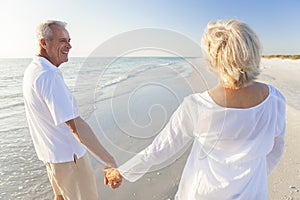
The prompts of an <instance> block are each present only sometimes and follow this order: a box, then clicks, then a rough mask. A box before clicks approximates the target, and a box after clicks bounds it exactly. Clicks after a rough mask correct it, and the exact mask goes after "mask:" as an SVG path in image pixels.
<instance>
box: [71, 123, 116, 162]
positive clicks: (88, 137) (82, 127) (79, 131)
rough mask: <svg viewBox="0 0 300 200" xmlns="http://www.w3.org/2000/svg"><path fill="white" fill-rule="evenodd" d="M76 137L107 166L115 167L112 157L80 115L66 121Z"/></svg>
mask: <svg viewBox="0 0 300 200" xmlns="http://www.w3.org/2000/svg"><path fill="white" fill-rule="evenodd" d="M66 124H67V125H68V127H69V128H70V130H71V132H72V133H73V134H74V135H75V137H76V139H77V140H78V141H79V142H80V143H82V144H83V145H84V146H86V148H87V149H88V150H89V151H91V152H92V153H93V154H95V155H96V156H97V157H98V158H100V159H101V160H103V161H104V162H105V163H106V165H107V166H109V167H117V165H116V162H115V160H114V158H113V157H112V156H111V155H110V154H109V153H108V152H107V151H106V149H105V148H104V147H103V146H102V145H101V143H100V142H99V141H98V138H97V137H96V135H95V134H94V132H93V130H92V129H91V127H90V126H89V125H88V124H87V123H86V122H85V121H84V120H83V119H81V117H77V118H75V119H71V120H69V121H67V122H66Z"/></svg>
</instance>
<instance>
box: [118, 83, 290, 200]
mask: <svg viewBox="0 0 300 200" xmlns="http://www.w3.org/2000/svg"><path fill="white" fill-rule="evenodd" d="M268 87H269V95H268V97H267V98H266V99H265V100H264V101H263V102H262V103H260V104H259V105H257V106H254V107H251V108H247V109H239V108H224V107H221V106H219V105H217V104H216V103H215V102H214V101H213V100H212V99H211V97H210V96H209V94H208V92H207V91H206V92H204V93H201V94H200V93H197V94H192V95H190V96H188V97H186V98H185V99H184V101H183V102H182V104H181V105H180V106H179V107H178V109H177V110H176V111H175V112H174V114H173V115H172V117H171V119H170V121H169V122H168V124H167V125H166V126H165V128H164V129H163V130H162V131H161V133H160V134H159V135H158V136H157V137H156V138H155V139H154V141H153V142H152V144H151V145H149V146H148V147H147V148H146V149H144V150H143V151H141V152H140V153H138V154H137V155H136V156H134V157H133V158H131V159H130V160H129V161H127V162H126V163H125V164H123V165H122V166H121V167H120V168H119V169H120V172H121V174H122V176H123V177H124V178H125V179H127V180H129V181H131V182H134V181H136V180H137V179H139V178H140V177H142V176H143V175H144V174H145V173H146V172H147V171H148V170H149V169H150V168H151V166H153V165H156V164H160V163H162V162H164V161H166V160H167V159H168V158H170V157H172V156H173V155H174V154H176V153H177V152H178V151H179V150H181V149H182V148H183V147H184V146H185V145H186V144H187V143H188V142H189V141H193V146H192V149H191V152H190V155H189V157H188V159H187V162H186V165H185V167H184V170H183V174H182V177H181V180H180V184H179V187H178V191H177V193H176V196H175V199H176V200H198V199H224V200H225V199H243V200H244V199H260V200H262V199H268V186H267V175H268V174H269V173H270V172H271V171H272V170H273V169H274V167H275V166H276V165H277V164H278V162H279V160H280V157H281V156H282V154H283V147H284V136H285V99H284V97H283V96H282V94H281V93H280V92H279V91H278V90H277V89H275V88H274V87H272V86H270V85H268Z"/></svg>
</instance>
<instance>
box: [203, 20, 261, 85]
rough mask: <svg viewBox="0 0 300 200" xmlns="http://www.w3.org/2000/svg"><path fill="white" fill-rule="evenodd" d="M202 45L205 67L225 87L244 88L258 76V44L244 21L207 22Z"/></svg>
mask: <svg viewBox="0 0 300 200" xmlns="http://www.w3.org/2000/svg"><path fill="white" fill-rule="evenodd" d="M201 46H202V49H203V53H204V56H205V58H206V60H207V63H208V68H209V69H210V70H211V71H213V72H215V73H216V74H217V75H218V76H219V78H220V81H221V83H222V85H223V86H224V87H226V88H232V89H238V88H241V87H245V86H247V85H249V84H251V83H252V82H253V80H255V79H256V77H257V76H258V74H259V64H260V58H261V45H260V42H259V39H258V37H257V35H256V34H255V33H254V31H252V30H251V29H250V28H249V27H248V26H247V25H246V24H245V23H243V22H241V21H239V20H237V19H231V20H228V21H216V22H210V23H208V25H207V27H206V29H205V31H204V34H203V37H202V41H201Z"/></svg>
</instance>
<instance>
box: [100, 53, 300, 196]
mask: <svg viewBox="0 0 300 200" xmlns="http://www.w3.org/2000/svg"><path fill="white" fill-rule="evenodd" d="M193 62H194V63H195V64H193V66H194V67H199V66H203V65H204V63H203V60H200V61H197V60H196V61H195V60H192V61H191V63H193ZM204 70H205V69H204V68H201V69H200V70H199V69H194V72H193V73H191V74H190V75H189V76H188V77H186V78H184V82H185V83H186V82H188V83H189V84H190V85H191V86H192V91H193V92H202V91H204V90H205V89H207V88H209V87H211V86H213V85H214V84H216V82H217V80H215V77H214V76H212V75H211V74H210V73H208V72H207V71H204ZM299 73H300V61H299V60H296V61H295V60H282V59H263V60H262V64H261V74H260V76H259V78H258V81H261V82H265V83H269V84H272V85H274V86H275V87H277V88H278V89H279V90H280V91H281V92H282V93H283V94H284V95H285V98H286V101H287V113H286V115H287V129H286V143H285V150H284V155H283V157H282V159H281V161H280V163H279V165H278V166H277V167H276V168H275V170H274V171H273V172H272V173H271V174H270V175H269V178H268V179H269V180H268V181H269V184H268V189H269V199H272V200H273V199H275V200H277V199H278V200H279V199H300V193H299V189H300V157H299V154H300V148H299V146H297V145H298V144H299V142H300V136H299V134H298V132H299V131H300V121H299V119H300V105H299V100H298V99H299V97H300V93H299V92H300V81H299V79H298V75H299ZM179 79H180V78H179ZM180 80H181V79H180ZM199 83H200V84H199ZM172 84H175V85H177V84H179V85H180V84H181V83H180V81H178V80H176V81H174V82H173V83H172ZM179 85H177V86H176V87H180V86H179ZM174 87H175V86H174ZM147 94H148V93H147ZM155 117H156V116H154V118H155ZM157 117H159V116H157ZM125 124H126V123H125ZM128 124H131V123H128ZM128 124H127V125H128ZM125 126H126V125H125ZM114 131H116V130H114ZM131 131H132V132H134V130H131ZM151 140H152V139H150V141H151ZM150 141H147V142H145V143H143V144H141V145H140V146H138V147H136V146H134V145H133V144H136V142H132V141H131V142H130V143H131V145H129V146H130V147H129V146H127V147H124V149H126V150H127V151H131V152H138V151H139V150H141V149H142V148H143V147H144V146H146V145H147V144H148V143H150ZM137 143H139V144H140V142H137ZM132 145H133V146H132ZM188 153H189V147H187V149H186V151H185V152H184V153H183V152H181V154H180V156H179V157H177V158H175V159H172V161H170V162H168V163H167V164H163V165H162V166H160V167H156V168H154V169H153V170H151V172H149V173H147V174H146V175H145V176H143V177H142V178H141V179H140V180H138V181H137V182H135V183H129V182H127V181H126V180H125V181H124V182H123V185H122V186H121V187H120V188H119V189H116V190H111V189H110V188H108V187H103V188H102V187H101V188H100V194H102V195H103V196H104V197H106V198H107V197H110V198H112V199H157V200H158V199H161V200H162V199H163V200H165V199H173V197H174V195H175V193H176V190H177V187H178V183H179V180H180V176H181V172H182V169H183V166H184V164H185V161H186V158H187V155H188ZM131 156H132V155H131ZM131 156H130V154H128V155H123V156H121V157H122V158H120V159H118V160H119V161H121V163H123V162H125V161H126V159H127V158H129V157H131ZM98 177H99V179H100V181H99V184H100V182H101V180H102V174H101V173H99V174H98ZM150 188H151V189H150Z"/></svg>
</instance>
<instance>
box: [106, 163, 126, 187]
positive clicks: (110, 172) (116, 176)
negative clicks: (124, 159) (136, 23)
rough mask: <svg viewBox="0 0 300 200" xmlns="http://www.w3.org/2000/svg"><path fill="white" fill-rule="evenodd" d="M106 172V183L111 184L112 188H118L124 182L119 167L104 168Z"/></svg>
mask: <svg viewBox="0 0 300 200" xmlns="http://www.w3.org/2000/svg"><path fill="white" fill-rule="evenodd" d="M103 172H104V184H105V185H107V184H109V185H110V187H111V188H113V189H116V188H118V187H119V186H120V185H121V183H122V179H123V177H122V175H121V174H120V172H119V170H118V169H117V168H112V167H107V168H105V169H103Z"/></svg>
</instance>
